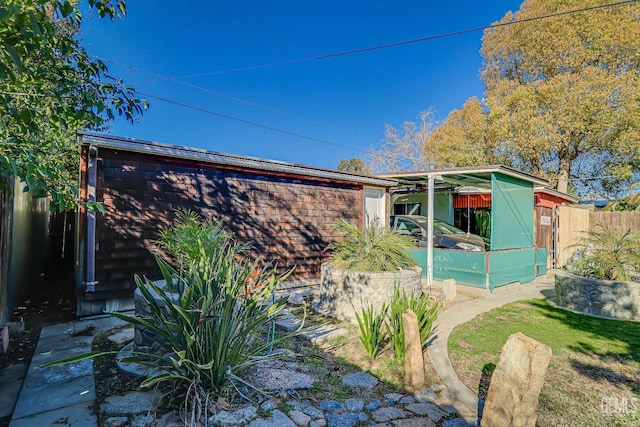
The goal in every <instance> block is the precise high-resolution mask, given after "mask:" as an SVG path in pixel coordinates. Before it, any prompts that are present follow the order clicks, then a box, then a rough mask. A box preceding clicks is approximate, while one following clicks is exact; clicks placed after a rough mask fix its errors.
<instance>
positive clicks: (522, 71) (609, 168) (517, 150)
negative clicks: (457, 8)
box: [481, 0, 640, 192]
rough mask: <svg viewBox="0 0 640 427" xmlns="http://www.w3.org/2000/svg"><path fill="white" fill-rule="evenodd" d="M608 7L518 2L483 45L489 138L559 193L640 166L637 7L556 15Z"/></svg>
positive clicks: (570, 1) (606, 185)
mask: <svg viewBox="0 0 640 427" xmlns="http://www.w3.org/2000/svg"><path fill="white" fill-rule="evenodd" d="M607 2H608V0H562V1H549V0H525V2H524V3H523V4H522V6H521V7H520V10H518V11H517V12H516V13H508V14H507V15H506V16H505V17H504V18H502V20H501V21H500V23H501V24H508V23H513V24H511V25H501V26H496V27H494V28H491V29H489V30H487V31H486V32H485V34H484V38H483V46H482V55H483V57H484V66H483V69H482V73H481V76H482V80H483V81H484V83H485V85H486V92H485V99H486V103H487V106H488V123H489V138H490V139H491V140H492V143H493V144H495V145H497V146H498V147H500V148H501V149H503V151H504V152H505V153H508V154H510V155H511V158H513V159H514V163H515V165H516V166H518V167H521V168H523V169H525V170H528V171H531V172H534V173H537V174H540V175H541V176H546V177H547V178H549V179H551V180H552V181H554V182H555V183H556V188H557V189H558V190H560V191H563V192H566V191H567V190H568V188H569V184H570V182H572V183H573V184H575V185H576V187H578V188H589V187H590V186H591V185H590V184H597V185H596V188H598V185H599V188H600V189H603V190H605V191H615V190H616V189H619V187H616V185H618V186H620V185H621V184H625V183H627V182H628V181H629V180H630V179H632V177H633V174H634V173H635V172H636V171H637V170H638V167H639V166H640V5H639V4H638V3H637V2H633V3H630V4H629V3H628V4H624V5H617V6H607V7H601V8H594V9H592V10H588V11H582V12H575V13H567V14H563V12H567V11H571V10H576V9H584V8H588V7H593V6H600V5H604V4H606V3H607ZM554 14H558V16H555V17H549V18H545V19H539V20H531V21H527V20H529V19H531V18H535V17H541V16H545V15H554ZM518 21H527V22H521V23H518Z"/></svg>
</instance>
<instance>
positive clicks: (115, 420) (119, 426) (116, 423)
mask: <svg viewBox="0 0 640 427" xmlns="http://www.w3.org/2000/svg"><path fill="white" fill-rule="evenodd" d="M128 423H129V418H127V417H109V418H107V419H106V420H105V421H104V426H105V427H123V426H126V425H127V424H128Z"/></svg>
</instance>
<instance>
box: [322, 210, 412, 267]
mask: <svg viewBox="0 0 640 427" xmlns="http://www.w3.org/2000/svg"><path fill="white" fill-rule="evenodd" d="M333 228H334V230H337V231H340V232H341V233H343V235H344V238H343V240H341V241H338V242H334V243H331V244H329V246H328V247H327V250H332V251H333V253H332V255H331V261H332V262H333V264H334V265H335V266H336V267H338V268H342V269H345V270H351V271H373V272H384V271H390V272H396V271H398V270H399V269H402V268H407V267H411V266H413V265H416V263H415V261H414V260H413V258H412V257H411V254H410V253H409V251H408V250H407V248H409V247H414V246H415V244H414V243H413V241H412V240H411V236H407V235H402V234H397V233H394V232H393V231H392V230H390V229H388V228H386V227H379V226H378V225H377V224H375V223H374V224H372V225H370V226H368V227H365V228H364V229H363V230H360V229H359V228H358V227H357V226H355V225H353V224H351V223H349V222H347V221H345V220H340V221H338V222H337V223H335V224H334V226H333Z"/></svg>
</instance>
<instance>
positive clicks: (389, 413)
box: [371, 408, 408, 423]
mask: <svg viewBox="0 0 640 427" xmlns="http://www.w3.org/2000/svg"><path fill="white" fill-rule="evenodd" d="M407 415H408V414H407V412H405V411H403V410H402V409H398V408H380V409H376V410H375V411H373V412H372V413H371V418H373V420H374V421H375V422H377V423H386V422H387V421H391V420H397V419H398V418H406V417H407Z"/></svg>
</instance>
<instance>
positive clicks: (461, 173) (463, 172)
mask: <svg viewBox="0 0 640 427" xmlns="http://www.w3.org/2000/svg"><path fill="white" fill-rule="evenodd" d="M492 173H501V174H503V175H508V176H511V177H514V178H518V179H521V180H523V181H527V182H531V183H532V184H534V185H542V186H546V185H548V184H549V183H548V181H546V180H544V179H541V178H538V177H537V176H534V175H532V174H529V173H525V172H520V171H518V170H516V169H512V168H509V167H506V166H501V165H489V166H472V167H463V168H451V169H432V170H428V171H421V172H396V173H388V174H381V175H378V176H380V177H382V178H387V179H395V180H396V181H398V184H399V185H415V184H425V183H426V182H427V180H428V178H429V176H433V177H434V178H435V181H436V186H437V185H438V184H441V185H442V184H443V183H444V184H447V185H450V184H456V185H464V186H470V187H480V188H491V174H492Z"/></svg>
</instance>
